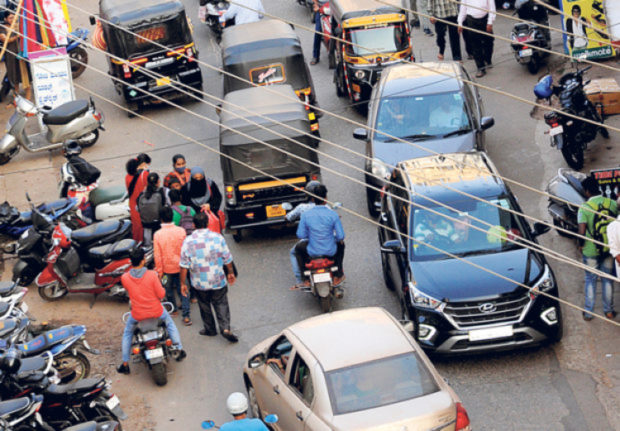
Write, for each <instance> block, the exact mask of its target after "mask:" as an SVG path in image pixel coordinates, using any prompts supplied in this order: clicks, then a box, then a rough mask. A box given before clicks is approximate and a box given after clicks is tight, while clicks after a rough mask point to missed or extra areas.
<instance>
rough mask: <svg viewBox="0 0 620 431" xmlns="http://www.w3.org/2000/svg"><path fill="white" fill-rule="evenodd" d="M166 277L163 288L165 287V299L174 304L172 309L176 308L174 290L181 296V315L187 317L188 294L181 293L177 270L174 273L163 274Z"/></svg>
mask: <svg viewBox="0 0 620 431" xmlns="http://www.w3.org/2000/svg"><path fill="white" fill-rule="evenodd" d="M165 277H166V278H167V280H166V284H165V285H164V289H166V301H168V302H171V303H172V305H174V311H176V310H177V301H176V298H175V295H174V292H176V293H177V295H178V296H179V298H181V312H182V314H183V317H189V294H188V295H187V296H183V295H181V276H180V275H179V273H178V272H177V273H176V274H165Z"/></svg>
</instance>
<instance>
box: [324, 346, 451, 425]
mask: <svg viewBox="0 0 620 431" xmlns="http://www.w3.org/2000/svg"><path fill="white" fill-rule="evenodd" d="M326 379H327V385H328V388H329V393H330V399H331V403H332V409H333V411H334V414H337V415H339V414H345V413H351V412H357V411H360V410H367V409H372V408H375V407H381V406H385V405H388V404H393V403H398V402H401V401H406V400H410V399H413V398H418V397H422V396H425V395H428V394H432V393H434V392H437V391H439V387H438V386H437V383H436V382H435V380H434V379H433V376H432V375H431V373H430V372H429V371H428V369H427V368H426V367H425V365H424V363H422V361H421V360H420V358H419V357H418V355H416V354H415V353H406V354H403V355H398V356H392V357H389V358H385V359H380V360H378V361H372V362H366V363H363V364H359V365H354V366H352V367H347V368H340V369H338V370H334V371H330V372H328V373H327V374H326Z"/></svg>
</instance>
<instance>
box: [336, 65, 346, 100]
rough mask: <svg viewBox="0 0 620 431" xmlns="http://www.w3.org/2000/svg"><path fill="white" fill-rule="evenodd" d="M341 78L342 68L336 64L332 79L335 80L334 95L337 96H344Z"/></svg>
mask: <svg viewBox="0 0 620 431" xmlns="http://www.w3.org/2000/svg"><path fill="white" fill-rule="evenodd" d="M342 78H343V76H342V69H341V68H340V67H339V66H336V72H335V76H334V81H335V82H336V95H337V96H338V97H344V96H345V89H344V83H343V82H342V81H343V79H342Z"/></svg>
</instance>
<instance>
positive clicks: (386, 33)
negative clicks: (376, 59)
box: [347, 23, 409, 56]
mask: <svg viewBox="0 0 620 431" xmlns="http://www.w3.org/2000/svg"><path fill="white" fill-rule="evenodd" d="M349 34H350V39H351V42H352V43H353V45H348V48H347V50H348V53H349V55H355V56H364V55H375V54H378V53H395V52H400V51H403V50H404V49H407V46H409V38H408V37H407V32H406V30H405V25H404V23H401V24H396V25H385V26H377V27H372V28H360V29H352V30H351V31H350V33H349Z"/></svg>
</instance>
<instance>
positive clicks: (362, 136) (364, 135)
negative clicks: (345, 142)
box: [353, 127, 368, 141]
mask: <svg viewBox="0 0 620 431" xmlns="http://www.w3.org/2000/svg"><path fill="white" fill-rule="evenodd" d="M353 138H355V139H358V140H360V141H365V140H367V139H368V130H366V129H364V128H362V127H358V128H357V129H355V130H354V131H353Z"/></svg>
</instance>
